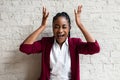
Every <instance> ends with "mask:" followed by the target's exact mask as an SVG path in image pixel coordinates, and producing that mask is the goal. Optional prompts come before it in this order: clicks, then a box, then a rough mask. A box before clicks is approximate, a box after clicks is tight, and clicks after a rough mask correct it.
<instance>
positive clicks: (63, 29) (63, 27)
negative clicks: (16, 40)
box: [23, 5, 95, 47]
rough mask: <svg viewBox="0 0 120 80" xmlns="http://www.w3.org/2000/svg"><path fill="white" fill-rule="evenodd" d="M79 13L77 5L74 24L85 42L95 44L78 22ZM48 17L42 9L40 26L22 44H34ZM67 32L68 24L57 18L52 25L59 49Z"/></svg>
mask: <svg viewBox="0 0 120 80" xmlns="http://www.w3.org/2000/svg"><path fill="white" fill-rule="evenodd" d="M81 11H82V5H79V6H78V8H77V10H76V9H75V10H74V13H75V22H76V24H77V26H78V28H79V29H80V31H82V33H83V35H84V37H85V39H86V41H87V42H95V39H94V38H93V37H92V36H91V34H90V33H89V32H88V31H87V29H86V28H85V27H84V26H83V24H82V23H81V21H80V14H81ZM48 16H49V12H48V11H47V10H46V8H45V7H43V17H42V23H41V26H40V27H39V28H38V29H37V30H35V31H34V32H33V33H32V34H30V35H29V36H28V37H27V38H26V39H25V40H24V42H23V43H24V44H33V43H34V42H35V40H36V39H37V37H38V36H39V35H40V34H41V33H42V31H44V29H45V28H46V26H47V19H48ZM56 25H57V26H56ZM69 30H70V29H69V26H68V22H67V20H66V19H65V18H64V17H59V18H58V19H57V20H56V21H55V22H54V24H53V34H54V36H55V38H56V40H57V42H58V44H59V45H60V47H61V46H62V43H63V42H64V41H65V40H66V38H67V37H68V32H69ZM60 36H62V37H60Z"/></svg>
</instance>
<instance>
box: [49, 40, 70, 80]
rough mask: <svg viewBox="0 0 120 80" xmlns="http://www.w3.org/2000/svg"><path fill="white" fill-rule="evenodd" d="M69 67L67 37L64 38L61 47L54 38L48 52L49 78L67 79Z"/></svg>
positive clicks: (55, 79)
mask: <svg viewBox="0 0 120 80" xmlns="http://www.w3.org/2000/svg"><path fill="white" fill-rule="evenodd" d="M70 68H71V60H70V54H69V45H68V39H66V41H65V42H64V43H63V45H62V47H61V48H60V46H59V44H58V43H57V42H56V40H54V44H53V47H52V49H51V52H50V69H51V71H50V80H69V79H70V76H71V75H70V72H71V69H70Z"/></svg>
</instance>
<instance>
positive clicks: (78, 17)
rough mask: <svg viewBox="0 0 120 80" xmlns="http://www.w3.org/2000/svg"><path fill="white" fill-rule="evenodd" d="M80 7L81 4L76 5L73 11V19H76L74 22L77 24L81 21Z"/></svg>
mask: <svg viewBox="0 0 120 80" xmlns="http://www.w3.org/2000/svg"><path fill="white" fill-rule="evenodd" d="M81 9H82V5H79V6H78V9H77V10H76V9H74V13H75V21H76V24H77V25H78V26H79V24H80V23H81V21H80V14H81V11H82V10H81Z"/></svg>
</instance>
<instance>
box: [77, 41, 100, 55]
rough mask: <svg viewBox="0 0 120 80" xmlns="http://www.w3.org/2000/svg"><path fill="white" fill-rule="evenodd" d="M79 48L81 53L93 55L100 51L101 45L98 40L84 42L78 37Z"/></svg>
mask: <svg viewBox="0 0 120 80" xmlns="http://www.w3.org/2000/svg"><path fill="white" fill-rule="evenodd" d="M77 50H78V53H79V54H85V55H86V54H90V55H92V54H95V53H98V52H99V51H100V46H99V43H98V41H97V40H95V42H83V41H82V40H81V39H78V41H77Z"/></svg>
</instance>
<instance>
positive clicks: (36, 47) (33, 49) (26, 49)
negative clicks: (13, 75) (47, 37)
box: [19, 39, 43, 54]
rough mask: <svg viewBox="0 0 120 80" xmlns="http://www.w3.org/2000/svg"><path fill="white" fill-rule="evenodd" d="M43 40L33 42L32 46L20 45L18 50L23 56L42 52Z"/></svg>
mask: <svg viewBox="0 0 120 80" xmlns="http://www.w3.org/2000/svg"><path fill="white" fill-rule="evenodd" d="M42 43H43V39H41V40H38V41H35V42H34V43H33V44H24V43H22V44H21V45H20V47H19V50H20V51H21V52H23V53H25V54H36V53H40V52H41V51H42Z"/></svg>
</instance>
